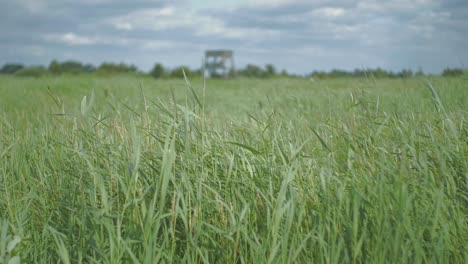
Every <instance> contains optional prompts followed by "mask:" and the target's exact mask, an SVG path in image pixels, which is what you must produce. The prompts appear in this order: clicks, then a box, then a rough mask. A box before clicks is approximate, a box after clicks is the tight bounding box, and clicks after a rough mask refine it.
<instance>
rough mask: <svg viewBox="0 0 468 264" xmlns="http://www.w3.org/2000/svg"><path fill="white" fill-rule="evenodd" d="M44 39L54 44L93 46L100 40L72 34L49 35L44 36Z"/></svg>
mask: <svg viewBox="0 0 468 264" xmlns="http://www.w3.org/2000/svg"><path fill="white" fill-rule="evenodd" d="M44 39H45V40H48V41H53V42H61V43H65V44H68V45H92V44H96V43H98V42H99V40H98V39H96V38H90V37H86V36H78V35H76V34H75V33H72V32H68V33H65V34H47V35H45V36H44Z"/></svg>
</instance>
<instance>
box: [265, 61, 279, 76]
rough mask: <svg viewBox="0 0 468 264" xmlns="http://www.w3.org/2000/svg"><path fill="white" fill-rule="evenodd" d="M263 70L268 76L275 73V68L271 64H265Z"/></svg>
mask: <svg viewBox="0 0 468 264" xmlns="http://www.w3.org/2000/svg"><path fill="white" fill-rule="evenodd" d="M265 72H266V75H267V76H268V77H272V76H275V75H276V69H275V66H274V65H273V64H267V65H265Z"/></svg>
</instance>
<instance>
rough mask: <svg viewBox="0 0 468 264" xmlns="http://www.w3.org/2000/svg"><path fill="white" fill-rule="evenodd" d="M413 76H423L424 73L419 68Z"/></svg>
mask: <svg viewBox="0 0 468 264" xmlns="http://www.w3.org/2000/svg"><path fill="white" fill-rule="evenodd" d="M414 75H415V76H424V71H423V69H422V68H421V67H419V69H418V71H417V72H416V73H415V74H414Z"/></svg>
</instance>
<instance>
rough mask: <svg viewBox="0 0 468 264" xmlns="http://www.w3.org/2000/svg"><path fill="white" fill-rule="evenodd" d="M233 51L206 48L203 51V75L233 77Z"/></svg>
mask: <svg viewBox="0 0 468 264" xmlns="http://www.w3.org/2000/svg"><path fill="white" fill-rule="evenodd" d="M233 54H234V52H232V50H207V51H206V52H205V75H206V76H209V77H224V78H229V77H233V76H234V74H235V68H234V56H233Z"/></svg>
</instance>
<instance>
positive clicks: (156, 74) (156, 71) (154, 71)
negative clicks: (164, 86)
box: [150, 63, 166, 78]
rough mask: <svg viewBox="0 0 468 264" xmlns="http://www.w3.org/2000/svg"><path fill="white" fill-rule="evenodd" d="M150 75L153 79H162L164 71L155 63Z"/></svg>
mask: <svg viewBox="0 0 468 264" xmlns="http://www.w3.org/2000/svg"><path fill="white" fill-rule="evenodd" d="M150 75H151V76H153V77H154V78H162V77H164V76H166V70H165V69H164V66H163V65H162V64H160V63H156V64H155V65H154V67H153V69H152V70H151V71H150Z"/></svg>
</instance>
